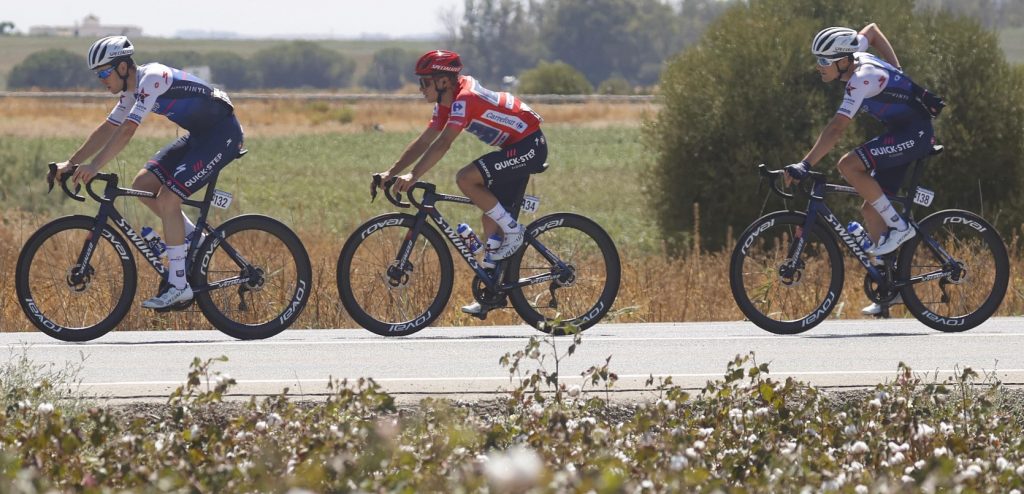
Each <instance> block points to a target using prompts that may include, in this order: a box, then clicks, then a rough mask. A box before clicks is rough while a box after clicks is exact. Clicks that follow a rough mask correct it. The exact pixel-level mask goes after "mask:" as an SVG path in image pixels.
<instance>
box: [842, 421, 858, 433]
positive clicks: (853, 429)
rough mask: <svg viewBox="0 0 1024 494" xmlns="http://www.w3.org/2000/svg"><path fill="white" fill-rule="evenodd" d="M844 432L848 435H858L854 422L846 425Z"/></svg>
mask: <svg viewBox="0 0 1024 494" xmlns="http://www.w3.org/2000/svg"><path fill="white" fill-rule="evenodd" d="M843 434H846V435H847V436H854V435H856V434H857V426H856V425H854V424H849V425H847V426H846V427H843Z"/></svg>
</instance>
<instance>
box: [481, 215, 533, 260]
mask: <svg viewBox="0 0 1024 494" xmlns="http://www.w3.org/2000/svg"><path fill="white" fill-rule="evenodd" d="M525 237H526V227H525V226H523V224H522V223H520V224H519V226H518V227H516V229H515V230H513V231H511V232H505V238H504V239H503V240H502V241H501V245H499V246H498V248H497V249H494V250H493V251H491V252H490V254H491V259H494V260H496V261H497V260H500V259H505V258H508V257H511V256H512V254H515V253H516V251H517V250H519V247H521V246H522V245H523V238H525Z"/></svg>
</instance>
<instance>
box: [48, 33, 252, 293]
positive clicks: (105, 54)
mask: <svg viewBox="0 0 1024 494" xmlns="http://www.w3.org/2000/svg"><path fill="white" fill-rule="evenodd" d="M134 53H135V48H134V46H133V45H132V43H131V41H129V40H128V38H127V37H125V36H107V37H105V38H102V39H100V40H98V41H96V42H95V43H93V44H92V46H91V47H90V48H89V52H88V54H87V63H88V66H89V69H91V70H93V71H95V72H96V76H97V77H99V79H100V81H101V82H102V83H103V85H104V87H106V89H107V90H108V91H110V92H111V93H112V94H117V95H119V99H118V103H117V105H116V106H115V107H114V109H113V111H111V112H110V114H109V115H108V116H107V119H106V121H105V122H103V123H102V124H100V125H99V126H98V127H96V129H95V130H93V131H92V134H90V135H89V138H88V139H86V141H85V142H84V143H83V144H82V145H81V147H79V148H78V150H77V151H75V153H74V154H73V155H71V157H70V158H68V160H67V161H66V162H64V163H61V164H60V166H59V168H58V176H59V175H63V174H64V173H65V172H66V171H67V169H68V168H69V167H71V166H74V165H78V168H77V169H76V170H75V172H74V174H73V175H72V181H73V183H75V184H79V183H85V182H88V181H89V180H92V178H93V177H95V176H96V174H97V173H98V172H99V171H100V169H102V168H103V166H104V165H106V164H107V163H108V162H109V161H110V160H112V159H114V157H115V156H117V154H118V153H120V152H121V150H122V149H124V148H125V146H127V145H128V142H129V141H131V139H132V136H134V135H135V131H136V129H138V127H139V125H140V124H141V123H142V120H143V118H145V116H146V115H147V114H149V113H157V114H160V115H163V116H165V117H167V118H168V119H169V120H170V121H172V122H174V123H176V124H178V125H179V126H180V127H182V128H183V129H185V130H187V131H188V133H187V134H185V135H183V136H181V137H179V138H177V139H175V140H174V141H172V142H171V143H169V144H168V145H167V146H165V147H164V148H163V149H161V150H160V151H159V152H157V153H156V154H155V155H154V156H153V157H152V158H151V159H150V160H149V161H148V162H147V163H146V165H145V167H144V168H143V169H142V170H139V173H138V174H137V175H136V176H135V181H134V182H133V184H132V188H134V189H139V190H145V191H149V192H153V193H154V194H156V198H152V199H149V198H143V199H141V200H142V202H143V203H144V204H145V205H146V206H148V207H149V208H150V209H152V210H153V212H154V213H156V215H157V216H159V217H160V220H161V222H162V223H163V232H164V237H163V238H164V240H165V241H166V243H167V257H168V260H169V262H170V270H169V275H168V280H167V281H168V283H167V284H166V285H165V286H163V288H162V289H161V290H158V293H157V295H156V296H155V297H153V298H150V299H149V300H146V301H145V302H143V303H142V306H143V307H145V308H148V309H163V308H166V307H170V306H173V305H175V304H178V303H181V302H185V301H188V300H190V299H191V298H192V289H191V288H190V287H189V285H188V280H187V279H186V277H185V253H186V250H187V245H186V239H188V238H191V234H192V232H194V231H195V224H194V223H192V221H191V220H190V219H189V218H188V217H187V216H185V214H184V213H183V212H182V210H181V202H182V201H183V200H184V199H186V198H188V196H190V195H192V193H193V192H195V191H197V190H199V189H201V188H203V186H205V185H206V183H207V182H208V181H209V180H210V179H211V178H212V177H213V176H214V175H215V174H217V172H218V171H220V169H222V168H223V167H224V166H226V165H227V164H228V163H230V162H231V161H232V160H234V159H235V158H237V157H238V154H239V152H240V151H241V149H242V138H243V134H242V127H241V125H239V123H238V119H237V118H235V114H234V107H233V106H232V104H231V100H230V99H228V97H227V95H226V94H225V93H224V92H223V91H221V90H219V89H217V88H214V87H213V86H211V85H210V84H208V83H206V82H205V81H203V80H201V79H199V78H198V77H195V76H193V75H191V74H188V73H185V72H183V71H181V70H178V69H173V68H171V67H167V66H166V65H161V64H158V63H150V64H144V65H136V64H135V61H134V59H133V58H132V55H133V54H134ZM87 160H88V161H87Z"/></svg>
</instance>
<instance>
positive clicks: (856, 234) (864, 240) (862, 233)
mask: <svg viewBox="0 0 1024 494" xmlns="http://www.w3.org/2000/svg"><path fill="white" fill-rule="evenodd" d="M846 231H847V232H849V234H850V235H853V239H854V240H856V241H857V245H860V248H862V249H864V250H865V251H866V250H868V249H870V248H871V247H872V245H871V238H870V237H868V232H867V230H865V229H864V226H863V225H861V224H860V223H858V222H856V221H851V222H850V224H849V225H846Z"/></svg>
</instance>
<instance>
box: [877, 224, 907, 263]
mask: <svg viewBox="0 0 1024 494" xmlns="http://www.w3.org/2000/svg"><path fill="white" fill-rule="evenodd" d="M914 235H917V231H916V230H914V227H912V226H910V225H907V228H906V229H905V230H897V229H895V228H890V229H889V231H888V232H886V233H883V234H882V238H879V239H878V244H877V245H875V246H874V247H873V248H871V250H869V251H868V254H871V255H873V256H875V257H878V256H884V255H886V254H888V253H890V252H893V251H895V250H896V249H898V248H900V246H901V245H903V243H904V242H906V241H907V240H910V239H912V238H914Z"/></svg>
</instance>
